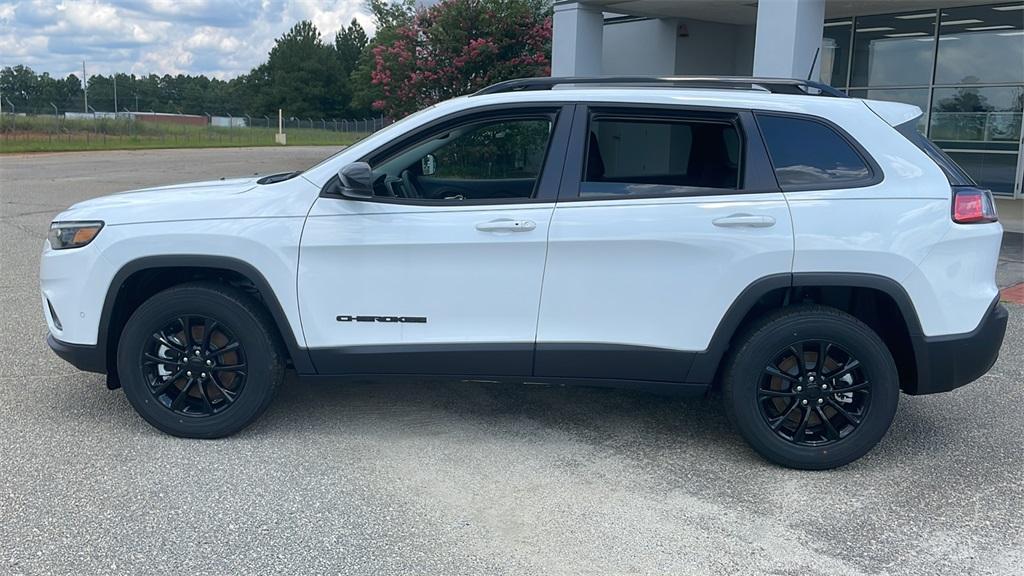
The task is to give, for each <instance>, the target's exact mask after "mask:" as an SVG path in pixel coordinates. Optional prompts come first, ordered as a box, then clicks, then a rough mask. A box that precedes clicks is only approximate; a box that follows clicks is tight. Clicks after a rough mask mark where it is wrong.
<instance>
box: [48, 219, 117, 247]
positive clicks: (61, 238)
mask: <svg viewBox="0 0 1024 576" xmlns="http://www.w3.org/2000/svg"><path fill="white" fill-rule="evenodd" d="M102 229H103V222H98V221H96V222H53V223H51V224H50V234H49V236H48V239H49V240H50V248H53V249H54V250H64V249H66V248H81V247H82V246H85V245H86V244H88V243H89V242H92V239H93V238H95V237H96V235H97V234H99V233H100V230H102Z"/></svg>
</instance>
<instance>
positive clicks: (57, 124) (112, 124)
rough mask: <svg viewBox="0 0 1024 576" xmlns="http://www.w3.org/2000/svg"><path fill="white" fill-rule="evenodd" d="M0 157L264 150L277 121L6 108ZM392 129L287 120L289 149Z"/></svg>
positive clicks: (376, 120) (374, 120) (362, 122)
mask: <svg viewBox="0 0 1024 576" xmlns="http://www.w3.org/2000/svg"><path fill="white" fill-rule="evenodd" d="M4 104H5V106H4V107H3V111H2V114H0V151H45V150H89V149H104V148H164V147H206V146H260V145H272V144H274V134H275V133H277V131H278V121H277V117H276V116H252V115H243V116H232V115H230V114H227V115H218V114H212V113H208V114H202V115H198V114H161V113H156V112H128V111H124V112H119V113H113V112H89V113H83V112H77V111H61V110H59V109H57V108H56V107H54V109H53V110H51V111H50V113H49V114H45V113H42V111H38V110H32V111H22V110H17V109H16V108H14V107H12V106H10V105H9V103H7V102H4ZM390 123H391V120H390V119H388V118H385V117H383V116H378V117H370V118H323V117H321V118H315V117H306V118H298V117H286V118H285V119H284V121H283V123H282V124H283V130H284V132H285V133H287V134H288V144H289V145H346V144H349V143H351V142H353V141H355V140H357V139H359V138H361V137H363V136H365V135H367V134H370V133H372V132H376V131H377V130H380V129H381V128H383V127H384V126H387V125H388V124H390Z"/></svg>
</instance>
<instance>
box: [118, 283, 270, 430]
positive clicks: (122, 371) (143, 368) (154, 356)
mask: <svg viewBox="0 0 1024 576" xmlns="http://www.w3.org/2000/svg"><path fill="white" fill-rule="evenodd" d="M117 368H118V374H119V376H120V379H121V385H122V387H123V388H124V392H125V395H126V396H127V398H128V401H129V402H130V403H131V404H132V406H133V407H134V408H135V410H136V411H137V412H138V413H139V414H140V415H141V416H142V417H143V418H145V419H146V421H147V422H149V423H150V424H152V425H153V426H154V427H156V428H158V429H160V430H162V431H164V432H166V433H168V434H172V435H174V436H183V437H188V438H219V437H223V436H229V435H231V434H234V433H235V432H238V431H239V430H241V429H242V428H244V427H245V426H247V425H248V424H250V423H251V422H252V421H253V420H255V419H256V418H257V417H258V416H259V415H260V414H262V413H263V411H264V410H266V408H267V406H268V405H269V404H270V401H271V399H272V398H273V396H274V392H275V391H276V389H277V387H278V386H279V385H280V383H281V381H282V380H283V379H284V362H283V360H282V357H281V354H280V346H279V345H278V339H277V335H276V333H275V332H274V330H273V325H272V324H271V322H270V319H269V317H268V316H267V314H266V311H265V310H264V309H263V308H262V307H261V306H260V305H259V304H258V303H257V302H256V301H254V300H253V299H252V298H250V297H249V296H247V295H245V294H244V293H242V292H239V291H237V290H234V289H232V288H229V287H226V286H222V285H219V284H215V283H191V284H182V285H179V286H175V287H172V288H169V289H167V290H164V291H163V292H160V293H158V294H156V295H154V296H153V297H151V298H150V299H148V300H146V301H145V302H143V303H142V304H141V305H140V306H139V307H138V309H136V310H135V312H134V313H133V314H132V315H131V317H130V318H129V319H128V322H127V324H126V325H125V328H124V331H123V332H122V333H121V338H120V342H119V344H118V349H117Z"/></svg>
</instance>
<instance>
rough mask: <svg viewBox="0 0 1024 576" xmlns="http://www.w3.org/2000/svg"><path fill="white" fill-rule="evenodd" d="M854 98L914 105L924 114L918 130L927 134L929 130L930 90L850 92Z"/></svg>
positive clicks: (901, 89) (893, 89)
mask: <svg viewBox="0 0 1024 576" xmlns="http://www.w3.org/2000/svg"><path fill="white" fill-rule="evenodd" d="M850 96H853V97H854V98H868V99H871V100H884V101H886V102H902V103H904V104H913V105H914V106H917V107H918V108H920V109H921V111H922V112H924V114H922V115H921V117H920V118H918V119H917V129H918V130H920V131H921V132H925V131H926V130H927V128H928V89H927V88H884V89H877V88H876V89H872V90H850Z"/></svg>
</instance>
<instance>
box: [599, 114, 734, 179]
mask: <svg viewBox="0 0 1024 576" xmlns="http://www.w3.org/2000/svg"><path fill="white" fill-rule="evenodd" d="M739 174H740V137H739V133H738V131H737V129H736V126H735V125H733V124H732V123H730V122H727V121H703V120H699V119H689V118H671V117H622V116H618V115H616V116H601V115H597V116H594V117H593V118H592V119H591V121H590V132H589V134H588V135H587V157H586V166H585V169H584V174H583V185H582V187H581V190H580V196H582V197H587V196H590V197H593V196H609V195H619V196H622V195H635V194H686V193H687V192H686V191H684V190H680V188H720V189H726V190H735V189H737V188H738V187H739Z"/></svg>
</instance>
